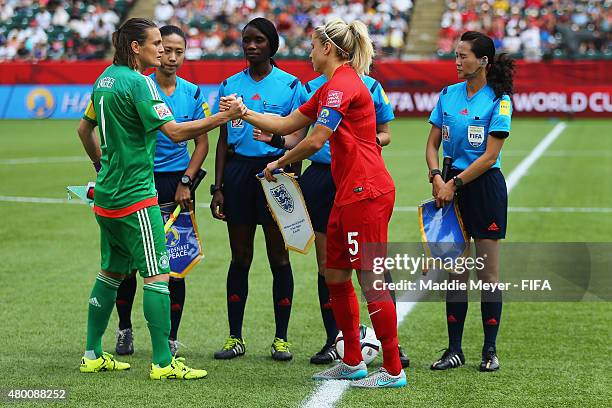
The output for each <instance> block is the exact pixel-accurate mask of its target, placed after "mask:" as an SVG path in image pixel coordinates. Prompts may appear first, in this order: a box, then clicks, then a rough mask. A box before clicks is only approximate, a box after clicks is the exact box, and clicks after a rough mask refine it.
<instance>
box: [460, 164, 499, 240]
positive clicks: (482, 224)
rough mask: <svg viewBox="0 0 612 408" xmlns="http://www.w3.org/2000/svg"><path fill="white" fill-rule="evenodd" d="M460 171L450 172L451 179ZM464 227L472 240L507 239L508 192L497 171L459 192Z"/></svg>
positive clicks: (470, 183) (489, 171)
mask: <svg viewBox="0 0 612 408" xmlns="http://www.w3.org/2000/svg"><path fill="white" fill-rule="evenodd" d="M460 172H461V171H459V170H451V171H450V172H449V173H450V175H451V177H453V176H456V175H457V174H459V173H460ZM457 202H458V204H459V211H460V212H461V218H462V219H463V225H464V226H465V229H466V230H467V233H468V234H469V235H470V236H471V237H472V238H477V239H504V238H506V224H507V220H508V190H507V189H506V180H505V179H504V175H503V174H502V172H501V170H500V169H498V168H494V169H489V170H487V171H486V172H485V173H484V174H482V175H481V176H480V177H478V178H477V179H476V180H473V181H471V182H469V183H467V184H465V185H464V186H463V187H462V188H461V189H460V190H459V191H458V192H457Z"/></svg>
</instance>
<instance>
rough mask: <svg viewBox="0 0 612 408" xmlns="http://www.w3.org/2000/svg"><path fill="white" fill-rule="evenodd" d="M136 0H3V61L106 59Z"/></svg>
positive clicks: (0, 17)
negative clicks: (118, 29) (123, 20)
mask: <svg viewBox="0 0 612 408" xmlns="http://www.w3.org/2000/svg"><path fill="white" fill-rule="evenodd" d="M133 1H134V0H93V1H87V2H85V1H82V0H48V1H45V0H43V1H32V0H0V61H2V60H13V59H23V60H35V61H38V60H44V59H53V60H62V59H64V60H66V59H68V60H69V59H94V58H95V59H97V58H104V57H105V55H106V53H107V52H108V50H109V48H110V36H111V34H112V33H113V32H114V31H115V30H116V29H117V25H118V24H119V21H120V20H121V18H123V17H125V15H126V14H127V11H128V9H129V7H130V6H131V4H132V3H133ZM118 13H119V14H121V15H119V14H118Z"/></svg>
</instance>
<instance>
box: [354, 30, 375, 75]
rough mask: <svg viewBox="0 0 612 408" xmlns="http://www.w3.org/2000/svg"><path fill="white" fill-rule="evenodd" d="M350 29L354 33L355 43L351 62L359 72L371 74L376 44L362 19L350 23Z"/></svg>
mask: <svg viewBox="0 0 612 408" xmlns="http://www.w3.org/2000/svg"><path fill="white" fill-rule="evenodd" d="M349 30H350V31H351V32H352V33H353V38H354V44H355V45H354V48H353V55H352V57H351V59H350V61H349V63H350V64H351V66H352V67H353V68H355V71H357V72H358V73H359V74H369V73H370V66H371V65H372V59H373V58H374V46H373V45H372V40H371V39H370V35H369V34H368V27H367V26H366V25H365V24H364V23H362V22H361V21H353V22H352V23H351V24H349Z"/></svg>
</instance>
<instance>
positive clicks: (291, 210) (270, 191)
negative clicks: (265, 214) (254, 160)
mask: <svg viewBox="0 0 612 408" xmlns="http://www.w3.org/2000/svg"><path fill="white" fill-rule="evenodd" d="M274 177H276V180H278V181H276V182H270V181H267V180H266V179H265V178H264V177H263V174H262V173H260V174H258V175H257V179H258V180H259V181H260V182H261V187H262V188H263V191H264V194H265V196H266V201H267V202H268V208H269V209H270V212H271V213H272V217H274V220H275V221H276V224H277V225H278V228H279V229H280V232H281V234H282V235H283V239H284V240H285V247H286V248H287V249H291V250H293V251H297V252H300V253H302V254H306V253H308V250H309V249H310V246H311V245H312V243H313V242H314V239H315V235H314V230H313V229H312V223H311V222H310V216H309V215H308V210H307V209H306V202H305V201H304V196H303V195H302V190H301V189H300V186H299V184H298V182H297V180H296V179H295V177H294V176H293V175H291V174H288V173H285V172H284V171H280V172H278V173H277V172H275V173H274Z"/></svg>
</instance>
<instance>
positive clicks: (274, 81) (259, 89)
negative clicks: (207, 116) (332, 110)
mask: <svg viewBox="0 0 612 408" xmlns="http://www.w3.org/2000/svg"><path fill="white" fill-rule="evenodd" d="M301 93H302V84H301V83H300V81H299V80H298V79H297V78H296V77H295V76H293V75H291V74H288V73H287V72H285V71H283V70H281V69H279V68H277V67H272V71H271V72H270V73H269V74H268V75H267V76H266V77H265V78H264V79H262V80H260V81H259V82H256V81H255V80H254V79H253V78H252V77H251V75H250V74H249V69H248V68H247V69H245V70H244V71H241V72H239V73H237V74H235V75H233V76H231V77H229V78H227V79H226V80H225V81H223V83H221V86H220V87H219V94H218V95H217V99H216V100H215V104H214V106H213V113H217V112H219V100H220V97H221V96H228V95H231V94H236V95H238V96H240V97H242V100H243V102H244V104H245V105H246V106H247V108H249V109H251V110H253V111H255V112H259V113H267V114H273V115H278V116H287V115H289V114H290V113H291V112H293V111H294V110H296V109H297V108H298V107H299V106H300V94H301ZM227 143H228V145H231V146H233V148H234V151H235V152H236V153H238V154H241V155H243V156H249V157H265V156H281V155H282V154H283V152H284V150H282V149H277V148H274V147H272V146H270V145H269V144H267V143H262V142H260V141H257V140H254V139H253V126H252V125H251V124H250V123H247V122H245V121H243V120H242V119H236V120H232V121H230V122H228V123H227Z"/></svg>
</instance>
